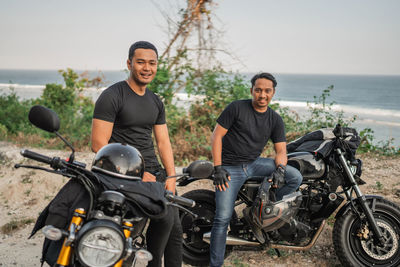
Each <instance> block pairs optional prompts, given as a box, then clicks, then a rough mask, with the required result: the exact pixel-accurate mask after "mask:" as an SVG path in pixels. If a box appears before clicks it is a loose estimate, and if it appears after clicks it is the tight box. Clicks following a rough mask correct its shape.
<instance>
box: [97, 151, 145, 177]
mask: <svg viewBox="0 0 400 267" xmlns="http://www.w3.org/2000/svg"><path fill="white" fill-rule="evenodd" d="M92 171H95V172H96V171H99V172H102V173H105V174H107V175H111V176H114V177H117V178H123V179H133V180H138V178H140V179H141V178H142V176H143V172H144V160H143V157H142V155H141V154H140V152H139V150H137V149H136V148H134V147H133V146H130V145H126V144H120V143H111V144H108V145H106V146H103V147H102V148H101V149H100V150H99V151H98V152H97V154H96V156H95V157H94V160H93V164H92Z"/></svg>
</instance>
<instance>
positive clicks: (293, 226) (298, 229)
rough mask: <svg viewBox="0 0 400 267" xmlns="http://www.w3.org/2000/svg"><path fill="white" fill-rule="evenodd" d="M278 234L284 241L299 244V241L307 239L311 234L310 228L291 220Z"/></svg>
mask: <svg viewBox="0 0 400 267" xmlns="http://www.w3.org/2000/svg"><path fill="white" fill-rule="evenodd" d="M278 233H279V235H280V236H281V238H283V239H284V240H286V241H289V242H295V243H297V242H299V240H301V239H303V238H306V237H309V236H310V235H311V234H312V228H311V227H310V226H308V225H306V224H304V223H302V222H299V221H296V220H295V219H292V220H291V221H290V222H289V223H286V224H285V225H284V226H282V227H281V228H280V229H278Z"/></svg>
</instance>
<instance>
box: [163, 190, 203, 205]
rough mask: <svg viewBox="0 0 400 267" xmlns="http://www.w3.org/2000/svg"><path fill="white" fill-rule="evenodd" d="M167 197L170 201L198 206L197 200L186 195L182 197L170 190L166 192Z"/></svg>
mask: <svg viewBox="0 0 400 267" xmlns="http://www.w3.org/2000/svg"><path fill="white" fill-rule="evenodd" d="M165 198H166V199H167V200H168V201H171V202H174V203H176V204H179V205H182V206H186V207H191V208H193V207H194V206H196V202H195V201H194V200H191V199H189V198H185V197H180V196H177V195H174V194H172V193H170V192H169V193H167V194H165Z"/></svg>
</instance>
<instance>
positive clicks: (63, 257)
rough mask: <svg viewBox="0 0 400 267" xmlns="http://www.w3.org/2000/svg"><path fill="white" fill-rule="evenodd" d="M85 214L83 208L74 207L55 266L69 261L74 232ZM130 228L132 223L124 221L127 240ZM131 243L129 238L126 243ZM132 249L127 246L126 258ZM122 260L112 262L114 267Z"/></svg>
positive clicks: (119, 265)
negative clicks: (67, 233) (67, 234)
mask: <svg viewBox="0 0 400 267" xmlns="http://www.w3.org/2000/svg"><path fill="white" fill-rule="evenodd" d="M85 214H86V212H85V210H84V209H76V210H75V212H74V216H73V217H72V219H71V223H70V226H69V229H68V230H69V232H70V233H71V234H70V235H69V236H68V237H66V238H65V240H64V243H63V246H62V248H61V251H60V254H59V255H58V259H57V264H56V265H55V266H56V267H66V266H69V264H70V261H71V255H72V253H73V251H72V247H71V244H72V241H73V240H74V239H75V232H76V231H77V228H78V227H79V226H80V225H81V223H82V221H83V219H84V218H85ZM132 228H133V224H132V223H131V222H124V235H125V238H126V239H128V240H129V237H130V235H131V232H132ZM131 243H132V242H131V240H129V242H128V245H130V244H131ZM132 251H133V249H132V247H129V248H128V255H127V256H126V258H127V257H129V256H130V254H131V253H132ZM123 262H124V259H121V260H120V261H119V262H117V263H116V264H114V267H121V266H122V263H123Z"/></svg>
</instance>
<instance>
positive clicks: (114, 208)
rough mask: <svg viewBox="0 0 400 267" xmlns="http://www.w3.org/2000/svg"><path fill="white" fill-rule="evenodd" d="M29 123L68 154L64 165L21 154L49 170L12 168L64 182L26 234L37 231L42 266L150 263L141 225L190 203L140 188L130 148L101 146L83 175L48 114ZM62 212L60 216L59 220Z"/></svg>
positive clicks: (136, 156)
mask: <svg viewBox="0 0 400 267" xmlns="http://www.w3.org/2000/svg"><path fill="white" fill-rule="evenodd" d="M29 120H30V121H31V123H32V124H33V125H35V126H36V127H38V128H40V129H43V130H45V131H48V132H52V133H55V134H56V135H57V136H58V137H60V138H61V139H62V140H63V141H64V142H65V143H66V144H67V145H68V146H69V147H70V148H71V149H72V153H71V155H70V157H69V159H68V160H62V159H60V158H59V157H53V158H50V157H48V156H46V155H42V154H39V153H36V152H33V151H30V150H26V149H23V150H21V155H22V156H24V157H26V158H29V159H33V160H35V161H39V162H41V163H45V164H48V165H49V166H50V167H51V169H50V168H45V167H43V166H37V165H23V164H16V165H15V167H16V168H21V167H25V168H33V169H38V170H44V171H48V172H51V173H55V174H59V175H63V176H65V177H68V178H70V180H69V181H68V183H67V184H66V185H64V187H63V188H62V189H61V190H60V191H59V193H58V194H57V196H56V197H55V198H54V199H53V200H52V201H51V202H50V204H49V205H48V206H47V207H46V208H45V209H44V210H43V211H42V212H41V214H40V216H39V218H38V219H37V222H36V224H35V226H34V229H33V231H32V234H31V236H33V235H34V234H35V233H36V232H37V231H38V230H40V229H41V228H43V230H42V231H43V233H44V235H45V237H46V239H45V242H44V245H43V256H42V264H43V262H44V261H45V262H47V263H48V264H49V265H51V266H87V267H101V266H104V267H106V266H115V267H117V266H146V265H147V262H148V261H150V260H151V259H152V255H151V253H150V252H148V251H147V250H146V242H145V238H144V233H143V231H144V229H145V226H146V222H147V220H148V219H152V218H161V217H162V216H165V215H166V210H167V209H166V206H167V205H173V206H176V207H178V208H180V209H182V210H186V209H185V208H184V207H183V206H182V205H184V206H194V204H195V203H194V201H192V200H190V199H186V198H183V197H179V196H176V195H173V194H172V193H170V192H168V191H166V190H165V189H164V185H163V184H161V183H145V182H142V181H141V178H140V177H141V176H142V174H143V170H144V165H143V158H142V156H141V155H140V153H139V151H138V150H136V149H135V148H134V147H131V146H128V145H123V144H109V145H106V146H104V147H103V148H102V149H100V150H99V151H98V153H97V154H96V156H95V159H94V161H93V166H92V170H88V169H86V168H85V167H86V166H85V164H84V163H80V162H77V161H74V149H73V147H72V145H70V144H69V143H68V142H67V141H66V140H65V139H64V138H63V137H62V136H61V135H60V134H59V133H58V132H57V131H58V129H59V127H60V122H59V118H58V116H57V114H56V113H55V112H54V111H53V110H51V109H48V108H46V107H43V106H39V105H38V106H33V107H32V108H31V110H30V112H29ZM194 174H195V173H194ZM197 175H199V174H197ZM200 175H201V174H200ZM167 178H168V177H167ZM63 210H65V212H64V213H65V216H60V214H63ZM186 212H189V213H191V212H190V211H189V210H186ZM193 216H195V215H194V214H193Z"/></svg>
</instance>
